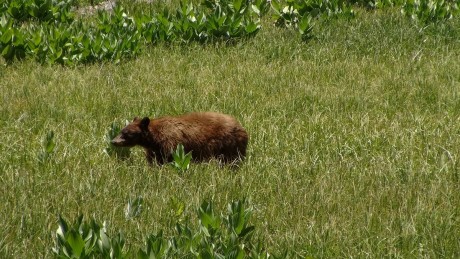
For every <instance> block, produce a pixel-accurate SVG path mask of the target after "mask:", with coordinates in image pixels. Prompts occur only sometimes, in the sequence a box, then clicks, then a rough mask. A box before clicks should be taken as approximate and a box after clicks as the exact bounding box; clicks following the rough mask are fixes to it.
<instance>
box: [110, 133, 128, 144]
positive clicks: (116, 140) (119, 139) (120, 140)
mask: <svg viewBox="0 0 460 259" xmlns="http://www.w3.org/2000/svg"><path fill="white" fill-rule="evenodd" d="M124 142H125V140H124V139H123V138H122V137H121V135H118V136H116V137H115V138H114V139H112V141H111V143H112V145H114V146H123V144H124Z"/></svg>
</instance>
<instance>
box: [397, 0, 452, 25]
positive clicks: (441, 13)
mask: <svg viewBox="0 0 460 259" xmlns="http://www.w3.org/2000/svg"><path fill="white" fill-rule="evenodd" d="M401 12H402V13H403V14H405V15H407V16H409V17H411V18H412V19H417V20H420V21H422V22H425V23H428V22H437V21H441V20H447V19H450V18H452V17H453V16H454V15H457V14H458V13H459V1H449V0H406V1H405V4H404V5H403V7H402V9H401Z"/></svg>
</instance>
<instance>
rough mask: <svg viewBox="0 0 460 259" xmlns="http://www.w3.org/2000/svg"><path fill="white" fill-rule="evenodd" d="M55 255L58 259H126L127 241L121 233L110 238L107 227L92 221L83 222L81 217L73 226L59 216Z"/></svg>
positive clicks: (54, 248)
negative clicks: (100, 258)
mask: <svg viewBox="0 0 460 259" xmlns="http://www.w3.org/2000/svg"><path fill="white" fill-rule="evenodd" d="M54 244H55V245H54V247H53V249H52V251H53V253H54V254H55V255H56V257H58V258H94V257H95V256H100V257H102V258H125V256H126V255H125V252H124V251H123V248H124V245H125V239H124V237H123V235H122V234H121V232H119V233H118V234H117V235H115V236H114V237H113V238H110V237H109V235H108V234H107V226H106V224H105V222H104V224H103V225H102V226H101V225H99V224H98V223H96V222H95V220H94V219H93V220H91V222H90V223H87V222H84V221H83V215H80V216H79V217H78V218H77V219H76V220H75V222H74V223H73V224H72V225H69V224H68V223H67V222H66V221H65V220H64V219H63V218H62V217H61V216H59V227H58V229H57V230H56V233H55V235H54Z"/></svg>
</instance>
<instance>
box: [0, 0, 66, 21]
mask: <svg viewBox="0 0 460 259" xmlns="http://www.w3.org/2000/svg"><path fill="white" fill-rule="evenodd" d="M73 5H74V0H5V1H4V2H3V3H2V4H1V7H0V14H3V13H6V14H7V15H8V16H9V17H11V18H12V19H14V20H16V21H18V22H23V21H27V20H37V21H40V22H47V23H53V22H54V23H57V22H61V23H70V22H72V21H73V19H74V17H73V14H72V12H71V7H72V6H73Z"/></svg>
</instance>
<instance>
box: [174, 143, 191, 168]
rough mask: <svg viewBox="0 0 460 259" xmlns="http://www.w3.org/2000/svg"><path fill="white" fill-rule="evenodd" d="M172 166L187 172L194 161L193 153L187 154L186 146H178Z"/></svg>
mask: <svg viewBox="0 0 460 259" xmlns="http://www.w3.org/2000/svg"><path fill="white" fill-rule="evenodd" d="M172 157H173V162H172V165H173V166H174V168H176V169H177V170H179V171H181V172H184V171H187V170H188V168H189V166H190V162H191V160H192V152H188V153H187V154H185V151H184V145H182V144H178V145H177V148H176V150H175V151H174V152H173V153H172Z"/></svg>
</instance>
